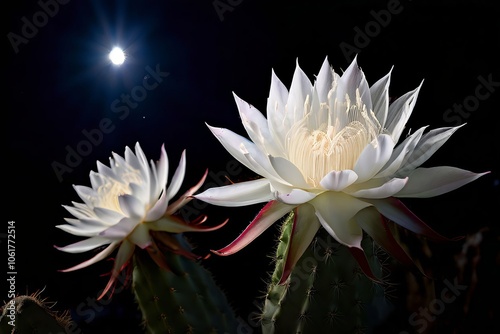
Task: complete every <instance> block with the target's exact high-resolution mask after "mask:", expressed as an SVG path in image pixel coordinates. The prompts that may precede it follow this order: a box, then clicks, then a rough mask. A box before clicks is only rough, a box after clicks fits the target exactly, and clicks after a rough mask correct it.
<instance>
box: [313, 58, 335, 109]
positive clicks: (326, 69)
mask: <svg viewBox="0 0 500 334" xmlns="http://www.w3.org/2000/svg"><path fill="white" fill-rule="evenodd" d="M332 82H333V73H332V68H331V67H330V64H329V63H328V57H325V60H324V61H323V64H322V65H321V69H320V71H319V73H318V76H317V78H316V82H315V83H314V86H315V87H316V89H317V92H318V97H319V102H320V103H327V102H328V92H329V91H330V89H332Z"/></svg>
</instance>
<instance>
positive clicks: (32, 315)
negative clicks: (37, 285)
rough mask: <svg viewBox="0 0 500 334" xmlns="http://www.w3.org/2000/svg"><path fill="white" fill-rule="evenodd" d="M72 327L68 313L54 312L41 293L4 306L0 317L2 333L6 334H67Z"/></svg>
mask: <svg viewBox="0 0 500 334" xmlns="http://www.w3.org/2000/svg"><path fill="white" fill-rule="evenodd" d="M72 326H73V324H72V322H71V318H70V316H69V315H68V312H65V313H58V312H55V311H53V310H52V309H51V306H50V305H48V303H46V302H45V299H40V298H39V293H35V294H33V295H31V296H27V295H21V296H17V297H15V298H14V299H12V300H10V301H9V302H7V304H5V305H4V307H3V308H2V315H1V316H0V332H1V333H5V334H7V333H17V334H27V333H30V334H31V333H46V334H65V333H67V329H70V328H71V327H72Z"/></svg>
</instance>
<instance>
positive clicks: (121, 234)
mask: <svg viewBox="0 0 500 334" xmlns="http://www.w3.org/2000/svg"><path fill="white" fill-rule="evenodd" d="M139 223H140V221H137V220H135V219H130V218H123V219H122V220H120V222H119V223H118V224H116V225H113V226H111V227H109V228H107V229H106V230H104V231H102V232H101V233H99V235H100V236H102V237H105V238H109V239H112V240H123V239H125V238H126V237H127V235H129V234H130V232H132V231H133V230H134V228H135V227H136V226H137V225H138V224H139Z"/></svg>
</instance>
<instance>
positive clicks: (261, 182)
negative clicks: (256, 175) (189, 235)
mask: <svg viewBox="0 0 500 334" xmlns="http://www.w3.org/2000/svg"><path fill="white" fill-rule="evenodd" d="M193 197H194V198H197V199H199V200H202V201H204V202H207V203H210V204H214V205H220V206H231V207H232V206H245V205H252V204H257V203H262V202H268V201H270V200H272V199H274V194H273V193H272V192H271V187H270V183H269V180H267V179H257V180H252V181H245V182H238V183H234V184H230V185H228V186H222V187H214V188H209V189H207V190H205V191H204V192H202V193H200V194H197V195H194V196H193Z"/></svg>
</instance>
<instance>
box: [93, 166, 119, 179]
mask: <svg viewBox="0 0 500 334" xmlns="http://www.w3.org/2000/svg"><path fill="white" fill-rule="evenodd" d="M97 171H98V172H99V174H101V175H103V176H105V177H109V178H112V179H114V180H116V179H117V176H116V173H115V172H114V171H113V170H112V169H111V168H109V167H108V166H106V165H104V164H103V163H101V162H100V161H97Z"/></svg>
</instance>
